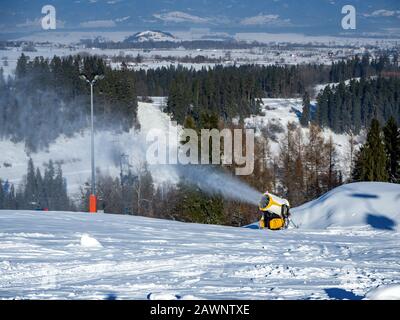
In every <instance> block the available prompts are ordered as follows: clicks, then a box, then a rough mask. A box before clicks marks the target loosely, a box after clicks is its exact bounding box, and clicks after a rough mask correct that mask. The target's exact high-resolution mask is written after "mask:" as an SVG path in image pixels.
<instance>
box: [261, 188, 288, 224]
mask: <svg viewBox="0 0 400 320" xmlns="http://www.w3.org/2000/svg"><path fill="white" fill-rule="evenodd" d="M289 209H290V204H289V201H288V200H286V199H283V198H280V197H278V196H276V195H274V194H271V193H269V192H268V191H267V192H265V193H264V194H263V195H262V198H261V200H260V202H259V205H258V210H259V212H260V214H261V219H260V221H259V226H260V229H264V228H268V229H271V230H281V229H286V228H287V227H288V226H289V218H290V212H289Z"/></svg>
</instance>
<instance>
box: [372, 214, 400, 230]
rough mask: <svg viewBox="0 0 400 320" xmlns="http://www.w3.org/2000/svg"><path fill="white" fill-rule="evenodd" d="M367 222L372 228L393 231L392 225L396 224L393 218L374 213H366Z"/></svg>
mask: <svg viewBox="0 0 400 320" xmlns="http://www.w3.org/2000/svg"><path fill="white" fill-rule="evenodd" d="M367 223H368V224H369V225H370V226H371V227H372V228H375V229H381V230H390V231H394V230H395V229H394V227H395V226H396V222H395V221H394V220H392V219H389V218H387V217H385V216H378V215H374V214H368V215H367Z"/></svg>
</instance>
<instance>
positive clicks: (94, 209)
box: [80, 74, 104, 213]
mask: <svg viewBox="0 0 400 320" xmlns="http://www.w3.org/2000/svg"><path fill="white" fill-rule="evenodd" d="M80 78H81V79H82V80H85V81H86V82H87V83H89V84H90V123H91V162H92V180H91V193H90V199H89V212H91V213H95V212H97V198H96V168H95V162H94V111H93V87H94V85H95V83H96V81H97V80H101V79H103V78H104V75H95V76H94V78H93V80H89V79H88V78H87V77H86V75H84V74H82V75H81V76H80Z"/></svg>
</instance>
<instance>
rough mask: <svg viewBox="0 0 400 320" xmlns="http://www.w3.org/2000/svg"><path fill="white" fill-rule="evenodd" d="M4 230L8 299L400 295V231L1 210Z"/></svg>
mask: <svg viewBox="0 0 400 320" xmlns="http://www.w3.org/2000/svg"><path fill="white" fill-rule="evenodd" d="M325 214H327V212H321V217H324V215H325ZM0 230H1V232H0V298H1V299H156V300H158V299H174V300H176V299H363V298H365V297H366V296H367V298H369V299H375V298H382V297H385V298H386V297H398V296H396V294H397V293H398V285H399V283H400V263H399V251H400V234H399V233H398V232H394V231H389V230H380V229H374V228H370V227H368V226H364V227H359V228H351V229H349V228H329V229H326V230H323V229H319V230H318V229H314V230H311V229H310V230H307V229H288V230H285V231H275V232H274V231H266V230H257V229H255V230H253V229H251V228H234V227H224V226H215V225H200V224H189V223H182V222H174V221H166V220H158V219H150V218H144V217H138V216H125V215H113V214H90V213H71V212H39V211H0ZM99 244H100V245H99ZM393 285H397V287H390V286H393ZM386 286H389V287H388V288H389V289H387V290H386V291H383V293H382V291H381V290H383V288H386ZM376 288H380V289H379V290H380V291H377V293H375V294H372V292H374V290H375V289H376ZM390 288H392V289H390ZM369 293H370V294H369ZM368 294H369V295H368Z"/></svg>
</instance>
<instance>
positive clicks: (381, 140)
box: [352, 117, 400, 183]
mask: <svg viewBox="0 0 400 320" xmlns="http://www.w3.org/2000/svg"><path fill="white" fill-rule="evenodd" d="M352 178H353V180H354V181H381V182H392V183H399V182H400V132H399V127H398V124H397V122H396V120H395V119H394V118H393V117H391V118H390V119H389V120H388V121H387V123H386V125H385V126H384V127H383V129H381V126H380V124H379V121H378V120H377V119H372V121H371V126H370V128H369V130H368V134H367V139H366V142H365V143H364V145H363V146H361V148H360V149H359V150H358V151H357V153H356V155H355V161H354V166H353V172H352Z"/></svg>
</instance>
